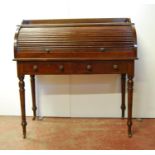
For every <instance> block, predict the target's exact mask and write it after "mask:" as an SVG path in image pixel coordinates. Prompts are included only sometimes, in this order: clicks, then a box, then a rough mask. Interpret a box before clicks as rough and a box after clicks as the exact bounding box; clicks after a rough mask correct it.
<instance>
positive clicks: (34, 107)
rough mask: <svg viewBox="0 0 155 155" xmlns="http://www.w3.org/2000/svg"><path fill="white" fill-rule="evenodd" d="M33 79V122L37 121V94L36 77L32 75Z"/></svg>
mask: <svg viewBox="0 0 155 155" xmlns="http://www.w3.org/2000/svg"><path fill="white" fill-rule="evenodd" d="M30 79H31V92H32V110H33V120H35V119H36V110H37V106H36V93H35V75H30Z"/></svg>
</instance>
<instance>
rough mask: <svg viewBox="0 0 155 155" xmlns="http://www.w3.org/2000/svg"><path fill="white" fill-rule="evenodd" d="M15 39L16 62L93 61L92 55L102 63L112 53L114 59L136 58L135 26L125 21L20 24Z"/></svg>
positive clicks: (45, 21) (89, 20)
mask: <svg viewBox="0 0 155 155" xmlns="http://www.w3.org/2000/svg"><path fill="white" fill-rule="evenodd" d="M16 39H17V44H16V46H15V57H16V58H24V57H25V53H26V57H28V58H29V57H35V58H37V57H38V58H62V57H65V58H72V59H73V58H79V59H80V58H81V57H82V58H87V59H92V58H94V55H95V56H97V59H101V60H102V59H109V58H108V55H111V53H112V52H115V54H114V56H113V58H114V59H119V58H124V59H126V58H128V57H127V56H130V58H131V59H134V58H135V57H136V51H135V44H136V36H135V30H134V25H133V24H132V23H131V22H130V19H128V18H122V19H121V18H118V19H113V18H108V19H94V20H93V19H87V20H84V19H77V20H32V21H23V23H22V25H21V26H20V29H19V31H18V34H17V38H16ZM125 52H127V53H128V54H127V53H125ZM29 54H30V55H31V56H30V55H29ZM32 54H33V55H32ZM34 54H35V55H34ZM81 54H83V55H82V56H81ZM60 55H61V56H60ZM115 55H116V56H115ZM117 55H119V57H117Z"/></svg>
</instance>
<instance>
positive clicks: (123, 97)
mask: <svg viewBox="0 0 155 155" xmlns="http://www.w3.org/2000/svg"><path fill="white" fill-rule="evenodd" d="M125 86H126V74H122V75H121V93H122V104H121V109H122V118H124V114H125V109H126V107H125Z"/></svg>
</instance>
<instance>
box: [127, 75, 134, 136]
mask: <svg viewBox="0 0 155 155" xmlns="http://www.w3.org/2000/svg"><path fill="white" fill-rule="evenodd" d="M132 100H133V76H131V75H128V120H127V125H128V135H129V137H131V136H132V131H131V127H132Z"/></svg>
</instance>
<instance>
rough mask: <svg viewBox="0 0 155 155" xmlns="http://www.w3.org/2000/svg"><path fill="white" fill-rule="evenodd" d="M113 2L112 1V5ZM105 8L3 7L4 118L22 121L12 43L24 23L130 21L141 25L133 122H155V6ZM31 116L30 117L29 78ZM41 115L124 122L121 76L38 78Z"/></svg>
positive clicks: (96, 2) (67, 2) (88, 4)
mask: <svg viewBox="0 0 155 155" xmlns="http://www.w3.org/2000/svg"><path fill="white" fill-rule="evenodd" d="M110 2H112V1H110ZM110 2H109V3H105V2H104V1H103V0H91V1H90V0H46V1H45V0H37V1H35V0H33V1H32V0H25V1H22V0H14V1H9V0H1V1H0V19H1V21H0V53H1V56H0V70H1V76H0V115H19V114H20V103H19V95H18V79H17V76H16V63H15V62H13V61H12V59H13V37H14V32H15V30H16V25H17V24H20V22H21V21H22V19H39V18H42V19H44V18H46V19H50V18H104V17H130V18H131V19H132V21H133V22H134V23H135V24H136V29H137V36H138V57H139V60H137V61H136V66H135V67H136V74H135V75H136V76H135V87H134V105H133V109H134V111H133V115H134V117H148V118H150V117H155V104H154V94H155V87H154V79H155V72H154V70H155V56H154V51H155V46H154V39H155V30H154V27H155V22H154V19H155V5H153V4H149V5H148V4H147V5H146V4H145V5H144V4H138V3H131V4H130V3H129V1H127V2H128V3H126V2H124V3H116V2H113V3H110ZM25 83H26V110H27V114H28V115H32V111H31V94H30V85H29V77H26V78H25ZM36 84H37V104H38V106H39V115H42V116H68V117H70V116H72V117H120V115H121V111H120V101H121V100H120V76H119V75H90V76H88V75H71V76H69V75H66V76H56V75H55V76H37V79H36Z"/></svg>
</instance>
